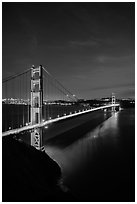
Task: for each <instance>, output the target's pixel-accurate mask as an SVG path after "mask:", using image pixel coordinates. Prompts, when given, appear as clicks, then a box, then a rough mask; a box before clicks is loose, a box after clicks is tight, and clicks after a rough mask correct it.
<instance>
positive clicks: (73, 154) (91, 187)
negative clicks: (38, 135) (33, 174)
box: [46, 110, 135, 202]
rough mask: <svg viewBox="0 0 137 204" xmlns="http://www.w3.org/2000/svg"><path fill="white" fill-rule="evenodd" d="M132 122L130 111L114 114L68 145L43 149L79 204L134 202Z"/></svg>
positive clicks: (133, 118)
mask: <svg viewBox="0 0 137 204" xmlns="http://www.w3.org/2000/svg"><path fill="white" fill-rule="evenodd" d="M134 120H135V117H134V110H124V111H120V112H116V113H113V115H112V117H110V118H108V119H107V120H106V121H104V122H103V123H101V124H100V125H99V126H97V127H96V128H95V129H93V130H92V131H89V132H87V133H86V134H84V135H83V137H81V138H79V139H77V140H76V141H75V142H73V143H72V144H71V145H68V146H65V147H64V148H60V147H59V146H58V145H57V144H56V143H55V144H54V142H53V143H50V145H47V146H46V152H47V154H48V155H49V156H50V157H51V158H53V159H54V160H55V161H56V162H57V163H58V164H59V165H60V167H61V169H62V174H63V178H64V181H65V184H66V185H67V186H68V187H69V188H70V189H71V191H72V192H73V194H74V195H76V196H77V197H78V198H80V201H82V199H83V200H84V201H100V202H101V201H115V202H116V201H129V198H131V197H132V198H133V199H134V187H133V185H134V137H135V136H134V128H135V124H134ZM91 125H92V124H91ZM131 186H132V188H131ZM124 198H125V199H126V200H124ZM98 199H100V200H98ZM107 199H108V200H107ZM133 199H132V200H133Z"/></svg>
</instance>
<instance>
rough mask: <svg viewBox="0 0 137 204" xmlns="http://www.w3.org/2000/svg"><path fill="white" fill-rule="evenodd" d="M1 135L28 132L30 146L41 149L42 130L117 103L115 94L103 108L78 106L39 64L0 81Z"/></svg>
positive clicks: (75, 99)
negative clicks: (29, 133) (0, 90)
mask: <svg viewBox="0 0 137 204" xmlns="http://www.w3.org/2000/svg"><path fill="white" fill-rule="evenodd" d="M2 85H3V87H2V94H3V95H2V98H3V114H2V136H8V135H12V134H18V133H20V132H23V131H27V130H31V145H32V146H34V147H35V148H36V149H38V150H42V149H43V144H42V132H43V130H42V127H45V128H48V125H49V124H50V123H53V122H58V121H61V120H65V119H68V118H72V117H75V116H80V115H82V114H85V113H89V112H92V111H97V110H102V109H104V110H106V109H108V108H111V109H112V111H115V108H116V107H119V104H118V103H116V99H115V95H114V94H112V100H111V102H109V103H108V104H107V105H104V106H100V107H96V108H93V107H91V106H81V105H78V103H77V102H78V98H77V97H76V95H75V94H73V93H71V92H70V91H69V90H68V89H66V88H65V87H64V86H63V85H62V84H61V83H60V82H59V81H58V80H57V79H56V78H54V77H53V76H52V75H51V74H50V73H49V72H48V71H47V69H46V68H44V67H43V66H42V65H40V66H39V67H36V68H35V67H34V66H32V67H31V68H30V69H27V70H25V71H24V72H22V73H19V74H16V75H13V76H11V77H8V78H6V79H4V80H3V83H2Z"/></svg>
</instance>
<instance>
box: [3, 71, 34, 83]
mask: <svg viewBox="0 0 137 204" xmlns="http://www.w3.org/2000/svg"><path fill="white" fill-rule="evenodd" d="M29 71H30V68H29V69H27V70H26V71H24V72H21V73H18V74H15V75H12V76H9V77H7V78H5V79H3V81H2V83H5V82H7V81H9V80H11V79H14V78H16V77H18V76H21V75H23V74H25V73H27V72H29Z"/></svg>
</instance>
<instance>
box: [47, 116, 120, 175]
mask: <svg viewBox="0 0 137 204" xmlns="http://www.w3.org/2000/svg"><path fill="white" fill-rule="evenodd" d="M118 114H119V113H118V112H116V113H114V114H113V115H112V117H111V118H109V119H108V120H107V121H105V122H103V123H102V124H101V125H99V126H98V127H97V128H95V129H94V130H92V131H91V132H88V133H87V134H85V135H84V137H82V138H80V139H78V140H77V141H76V142H74V143H72V144H71V145H70V146H67V147H66V148H64V149H60V148H58V147H57V146H54V145H50V146H49V145H47V146H45V149H46V153H47V154H48V155H49V156H50V157H51V158H52V159H54V160H55V161H56V162H57V163H58V164H59V166H61V169H62V172H63V174H64V176H67V174H68V173H71V172H73V173H74V171H77V169H79V168H82V166H83V165H85V163H87V162H89V160H90V161H91V158H92V157H93V154H94V153H95V152H96V151H98V148H99V147H100V142H101V143H102V138H103V140H105V137H108V136H109V137H111V138H112V139H113V142H114V143H115V142H116V137H118V135H119V134H118V127H117V123H118ZM104 115H105V114H104ZM99 140H100V141H99Z"/></svg>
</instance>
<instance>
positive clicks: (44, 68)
mask: <svg viewBox="0 0 137 204" xmlns="http://www.w3.org/2000/svg"><path fill="white" fill-rule="evenodd" d="M42 68H43V69H44V71H45V72H46V73H47V74H48V75H49V76H50V77H51V78H53V79H54V80H55V81H56V82H57V83H58V84H59V85H60V86H61V87H62V88H63V89H65V90H66V91H67V92H68V93H69V94H70V95H72V96H73V98H75V100H78V98H77V97H76V96H74V94H72V93H71V92H70V91H69V90H67V89H66V88H65V87H64V86H63V85H62V84H61V83H60V82H59V81H58V80H57V79H56V78H55V77H54V76H53V75H51V74H50V73H49V72H48V71H47V70H46V69H45V67H42Z"/></svg>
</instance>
